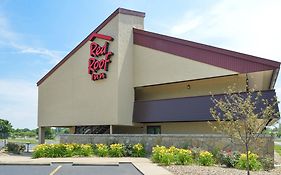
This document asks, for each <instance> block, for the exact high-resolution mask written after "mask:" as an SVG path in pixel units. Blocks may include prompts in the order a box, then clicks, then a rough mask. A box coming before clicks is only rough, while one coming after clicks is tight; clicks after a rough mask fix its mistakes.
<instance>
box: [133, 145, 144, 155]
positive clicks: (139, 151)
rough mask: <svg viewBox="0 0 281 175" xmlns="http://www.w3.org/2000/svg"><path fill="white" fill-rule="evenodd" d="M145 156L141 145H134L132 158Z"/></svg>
mask: <svg viewBox="0 0 281 175" xmlns="http://www.w3.org/2000/svg"><path fill="white" fill-rule="evenodd" d="M145 154H146V152H145V149H144V147H143V145H142V144H140V143H138V144H135V145H134V146H133V148H132V156H133V157H144V156H145Z"/></svg>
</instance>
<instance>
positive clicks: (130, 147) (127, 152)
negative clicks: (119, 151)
mask: <svg viewBox="0 0 281 175" xmlns="http://www.w3.org/2000/svg"><path fill="white" fill-rule="evenodd" d="M125 156H127V157H131V156H133V145H131V144H127V145H125Z"/></svg>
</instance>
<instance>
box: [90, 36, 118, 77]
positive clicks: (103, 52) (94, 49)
mask: <svg viewBox="0 0 281 175" xmlns="http://www.w3.org/2000/svg"><path fill="white" fill-rule="evenodd" d="M95 37H97V38H101V39H105V40H109V41H112V40H113V38H111V37H110V36H106V35H102V34H96V35H95V34H93V37H92V40H90V41H93V40H94V39H95ZM108 47H109V43H108V42H107V41H106V42H105V43H104V45H103V46H100V45H99V44H98V43H96V42H92V43H91V44H90V56H91V57H90V58H89V60H88V74H90V75H92V80H93V81H96V80H99V79H105V78H106V73H105V72H102V73H99V74H97V72H98V71H99V70H103V71H108V67H109V63H111V60H110V58H111V56H112V55H113V53H112V52H108ZM100 56H104V58H103V59H98V58H99V57H100Z"/></svg>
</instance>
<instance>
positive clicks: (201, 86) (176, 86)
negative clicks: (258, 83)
mask: <svg viewBox="0 0 281 175" xmlns="http://www.w3.org/2000/svg"><path fill="white" fill-rule="evenodd" d="M188 85H189V87H190V89H188V88H187V86H188ZM234 85H235V87H236V88H235V89H236V90H237V91H245V90H246V75H242V74H240V75H233V76H226V77H219V78H210V79H202V80H195V81H186V82H180V83H172V84H164V85H158V86H148V87H139V88H136V90H135V92H136V100H154V99H167V98H177V97H190V96H200V95H210V94H221V93H225V92H227V90H228V87H229V86H234Z"/></svg>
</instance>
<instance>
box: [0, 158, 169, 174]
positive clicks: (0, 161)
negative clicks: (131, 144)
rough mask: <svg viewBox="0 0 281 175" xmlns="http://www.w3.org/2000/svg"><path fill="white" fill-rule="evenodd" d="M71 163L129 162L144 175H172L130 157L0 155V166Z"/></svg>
mask: <svg viewBox="0 0 281 175" xmlns="http://www.w3.org/2000/svg"><path fill="white" fill-rule="evenodd" d="M54 162H55V163H58V162H59V163H73V164H76V165H105V164H106V165H108V164H109V165H111V164H118V163H120V162H131V163H132V164H133V165H134V166H135V167H136V168H137V169H139V170H140V171H141V172H142V173H143V174H144V175H173V174H172V173H171V172H169V171H168V170H166V169H164V168H162V167H160V166H157V165H156V164H154V163H152V162H151V161H150V160H149V159H147V158H132V157H120V158H109V157H104V158H103V157H75V158H73V157H69V158H38V159H32V158H31V154H30V153H24V154H22V155H13V154H5V153H0V165H7V164H8V165H15V164H19V165H21V164H24V165H29V164H30V165H35V164H36V165H40V164H41V165H45V164H51V163H54Z"/></svg>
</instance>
